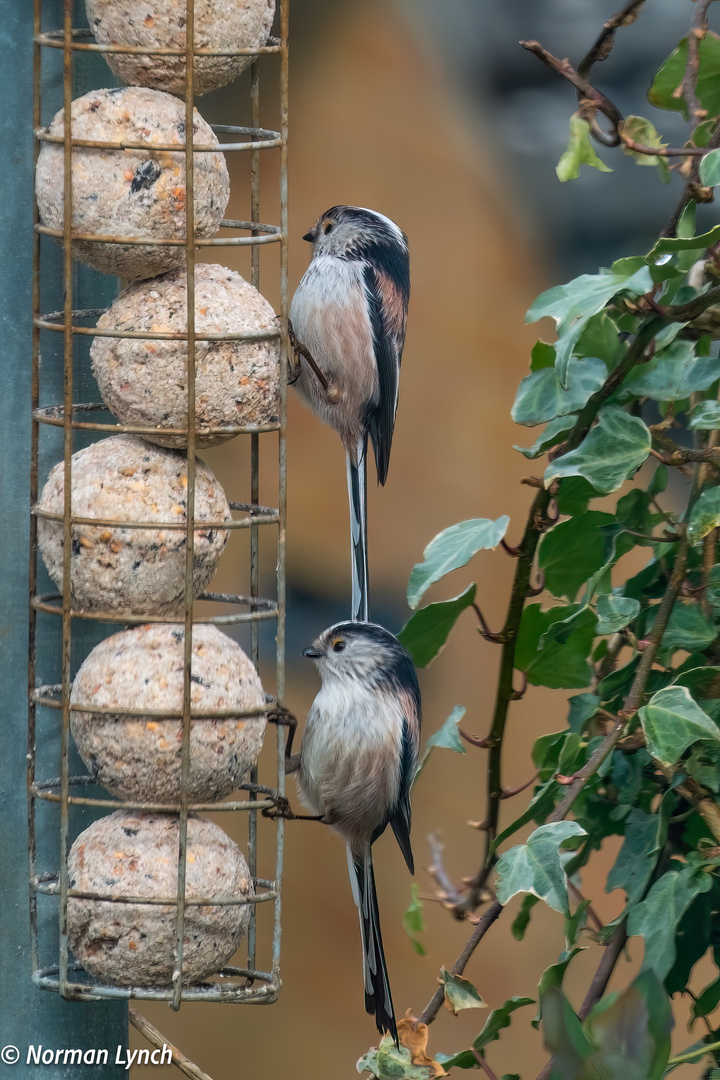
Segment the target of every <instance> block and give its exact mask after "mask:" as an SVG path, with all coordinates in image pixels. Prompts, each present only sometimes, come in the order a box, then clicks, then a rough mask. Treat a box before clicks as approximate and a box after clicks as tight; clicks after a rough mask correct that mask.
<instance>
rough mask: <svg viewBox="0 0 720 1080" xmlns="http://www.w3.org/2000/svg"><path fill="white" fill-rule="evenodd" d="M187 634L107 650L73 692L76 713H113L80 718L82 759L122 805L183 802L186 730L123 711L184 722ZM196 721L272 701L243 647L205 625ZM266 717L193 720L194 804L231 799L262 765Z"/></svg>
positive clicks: (124, 638) (197, 657)
mask: <svg viewBox="0 0 720 1080" xmlns="http://www.w3.org/2000/svg"><path fill="white" fill-rule="evenodd" d="M184 638H185V632H184V628H183V627H182V626H172V625H171V626H168V625H165V624H163V623H159V624H158V623H153V624H151V625H149V626H137V627H134V628H133V629H131V630H123V631H122V632H121V633H119V634H113V635H112V636H111V637H108V638H106V639H105V640H104V641H101V642H100V644H99V645H96V646H95V648H94V649H93V650H92V652H91V653H90V655H89V656H88V657H87V659H86V660H85V661H84V663H83V664H82V665H81V667H80V670H79V671H78V673H77V675H76V676H75V681H74V683H73V688H72V694H71V698H70V700H71V704H72V705H73V706H77V705H83V706H85V707H87V706H93V707H97V706H102V707H104V708H112V709H117V712H116V713H115V712H113V713H99V712H79V711H77V709H73V711H72V713H71V718H70V719H71V728H72V734H73V738H74V740H75V744H76V746H77V748H78V750H79V752H80V756H81V758H82V759H83V761H84V762H85V764H86V765H87V767H88V769H89V770H90V772H91V773H92V774H93V775H95V776H96V777H97V779H98V782H99V783H101V784H102V785H103V787H105V788H107V790H108V791H109V792H110V794H111V795H116V796H117V797H118V798H121V799H127V800H134V801H146V802H159V803H171V804H177V803H178V802H179V800H180V783H181V768H182V765H181V747H182V721H181V720H179V719H175V720H162V719H160V718H157V717H155V716H142V715H141V716H127V715H123V710H127V709H132V710H138V709H148V710H158V709H162V710H163V711H166V712H172V711H176V712H182V697H183V660H184ZM190 694H191V696H190V701H191V706H192V713H193V715H196V714H197V713H202V712H207V711H209V710H211V709H215V710H223V711H229V710H231V709H233V708H235V709H237V710H238V712H244V711H248V710H250V709H258V708H261V707H262V706H263V704H264V701H265V697H264V694H263V689H262V685H261V683H260V679H259V677H258V674H257V672H256V671H255V668H254V667H253V665H252V663H251V662H250V660H249V659H248V657H247V656H246V655H245V653H244V652H243V650H242V649H241V648H240V646H239V645H238V644H237V643H236V642H234V641H233V640H232V639H231V638H229V637H228V636H227V635H226V634H223V633H222V632H221V631H220V630H218V629H217V627H215V626H212V625H206V624H202V623H200V624H198V625H196V626H194V627H193V635H192V682H191V687H190ZM264 732H265V717H264V716H253V717H245V718H236V717H233V716H232V715H230V716H227V717H224V718H223V719H217V720H212V719H199V718H198V719H193V720H192V722H191V726H190V774H189V780H188V795H189V798H190V801H191V802H210V801H214V800H216V799H222V798H223V797H224V796H225V795H228V794H229V793H230V792H231V791H233V790H234V789H235V788H236V787H238V785H239V782H240V781H241V779H242V778H243V776H244V775H245V774H246V772H247V770H248V769H249V768H250V767H251V765H253V764H254V763H255V761H256V760H257V756H258V754H259V753H260V749H261V747H262V741H263V735H264Z"/></svg>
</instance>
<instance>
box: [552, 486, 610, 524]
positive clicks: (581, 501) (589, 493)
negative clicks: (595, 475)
mask: <svg viewBox="0 0 720 1080" xmlns="http://www.w3.org/2000/svg"><path fill="white" fill-rule="evenodd" d="M599 497H600V492H599V491H596V490H595V488H594V487H593V486H592V484H589V483H588V482H587V480H586V479H585V477H584V476H569V477H568V478H567V479H566V480H563V482H562V484H561V485H560V489H559V490H558V493H557V495H556V497H555V502H556V503H557V508H558V510H559V511H560V513H561V514H567V515H568V516H569V517H575V516H576V515H577V514H584V513H585V511H586V510H587V508H588V503H589V502H590V500H591V499H597V498H599Z"/></svg>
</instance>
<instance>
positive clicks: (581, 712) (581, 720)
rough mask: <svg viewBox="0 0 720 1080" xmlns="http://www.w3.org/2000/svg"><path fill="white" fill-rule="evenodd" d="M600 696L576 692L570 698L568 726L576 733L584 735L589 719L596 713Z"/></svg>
mask: <svg viewBox="0 0 720 1080" xmlns="http://www.w3.org/2000/svg"><path fill="white" fill-rule="evenodd" d="M599 704H600V698H599V697H598V695H597V694H575V696H574V697H571V698H568V705H569V706H570V711H569V713H568V727H569V728H570V730H571V731H574V732H575V734H576V735H582V733H583V731H584V730H585V725H586V724H587V722H588V720H590V718H591V717H593V716H594V715H595V713H596V712H597V707H598V705H599Z"/></svg>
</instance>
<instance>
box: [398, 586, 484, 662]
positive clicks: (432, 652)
mask: <svg viewBox="0 0 720 1080" xmlns="http://www.w3.org/2000/svg"><path fill="white" fill-rule="evenodd" d="M475 591H476V586H475V585H474V584H473V585H468V587H467V589H466V590H465V592H464V593H460V595H459V596H455V597H453V599H452V600H444V601H441V602H439V603H437V604H428V605H427V607H424V608H421V609H420V611H416V612H415V614H414V615H411V616H410V618H409V619H408V621H407V622H406V623H405V625H404V626H403V628H402V630H401V631H400V633H399V634H398V641H399V642H400V644H401V645H404V646H405V648H406V649H407V651H408V652H409V653H410V655H411V656H412V658H413V661H414V663H415V666H416V667H425V666H426V664H429V663H430V661H431V660H434V659H435V657H436V656H437V655H438V653H440V652H442V650H443V649H444V647H445V643H446V641H447V639H448V634H449V633H450V631H451V630H452V628H453V626H454V625H455V621H456V619H457V617H458V615H460V614H461V613H462V612H463V611H465V609H466V608H469V607H472V605H473V604H474V602H475Z"/></svg>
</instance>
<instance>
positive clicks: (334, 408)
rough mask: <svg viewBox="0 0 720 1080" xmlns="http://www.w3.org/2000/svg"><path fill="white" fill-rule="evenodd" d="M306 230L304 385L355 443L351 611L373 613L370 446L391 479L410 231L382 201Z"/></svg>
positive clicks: (294, 320) (351, 451) (350, 445)
mask: <svg viewBox="0 0 720 1080" xmlns="http://www.w3.org/2000/svg"><path fill="white" fill-rule="evenodd" d="M303 239H304V240H308V241H309V242H310V243H312V245H313V255H312V260H311V262H310V265H309V267H308V269H307V270H306V272H305V274H304V276H303V278H302V280H301V281H300V284H299V285H298V287H297V290H296V292H295V295H294V297H293V301H292V305H291V307H290V324H291V341H292V344H293V349H294V351H295V353H296V355H297V356H298V357H299V371H298V377H297V379H296V382H295V386H296V388H297V389H298V391H299V392H300V394H301V396H302V397H303V399H304V400H305V402H306V404H308V405H309V406H310V408H311V409H312V410H313V411H314V412H315V413H317V415H318V416H319V417H320V419H321V420H323V421H324V422H325V423H326V424H329V425H330V426H331V427H333V428H334V429H335V430H336V431H337V432H338V434H339V435H340V438H341V440H342V443H343V446H344V447H345V453H346V457H347V483H348V499H349V503H350V535H351V554H352V563H351V566H352V606H351V619H352V620H353V621H361V622H367V620H368V617H369V614H368V612H369V606H368V605H369V600H368V556H367V472H366V458H367V446H368V439H369V440H370V441H371V442H372V445H373V450H374V452H375V464H376V467H377V477H378V482H379V483H380V484H384V483H385V481H386V479H387V474H388V465H389V463H390V449H391V446H392V439H393V431H394V429H395V416H396V413H397V405H398V389H399V382H400V361H401V359H402V352H403V346H404V344H405V327H406V324H407V309H408V301H409V299H410V260H409V255H408V244H407V237H406V236H405V234H404V233H403V232H402V230H401V229H400V228H399V227H398V226H397V225H396V224H395V223H394V222H393V221H391V220H390V218H387V217H385V216H384V215H383V214H378V213H377V212H376V211H374V210H366V209H363V208H362V207H357V206H334V207H332V209H330V210H328V211H327V212H326V213H324V214H323V215H322V216H321V217H320V218H319V219H318V220H317V222H316V223H315V224H314V225H313V227H312V228H311V229H310V230H309V232H307V233H306V234H305V236H304V237H303ZM303 360H304V362H303Z"/></svg>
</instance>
